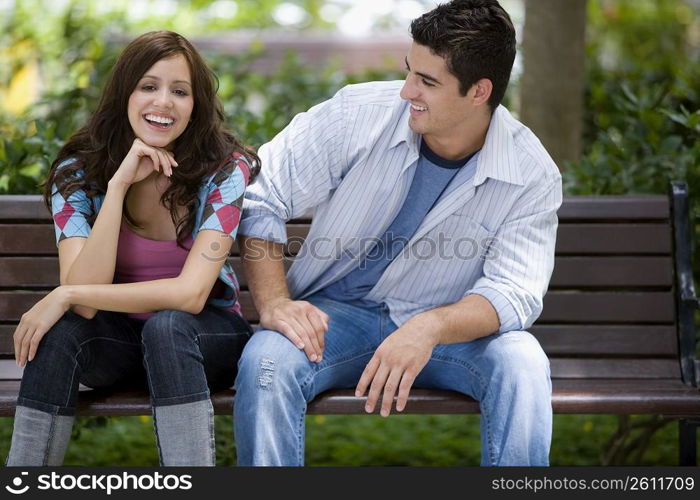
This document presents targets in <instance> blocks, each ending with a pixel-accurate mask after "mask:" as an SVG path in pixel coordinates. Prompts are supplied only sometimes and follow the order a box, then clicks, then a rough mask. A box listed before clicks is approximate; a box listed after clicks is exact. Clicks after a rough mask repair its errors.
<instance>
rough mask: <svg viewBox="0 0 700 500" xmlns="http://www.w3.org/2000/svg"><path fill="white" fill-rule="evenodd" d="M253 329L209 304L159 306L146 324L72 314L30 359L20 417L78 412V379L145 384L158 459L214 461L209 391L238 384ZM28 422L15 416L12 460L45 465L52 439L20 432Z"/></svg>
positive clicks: (110, 315)
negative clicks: (193, 310) (193, 308)
mask: <svg viewBox="0 0 700 500" xmlns="http://www.w3.org/2000/svg"><path fill="white" fill-rule="evenodd" d="M251 332H252V330H251V329H250V326H249V325H248V323H247V322H246V321H245V319H243V318H241V317H240V316H239V315H237V314H235V313H233V312H231V311H225V310H222V309H219V308H216V307H212V306H207V307H205V309H204V310H203V311H202V312H201V313H199V314H197V315H193V314H189V313H186V312H182V311H174V310H164V311H159V312H157V313H155V314H154V315H153V316H152V317H150V318H149V319H148V320H146V321H145V322H143V321H140V320H134V319H130V318H128V317H127V316H126V315H125V314H122V313H114V312H107V311H99V312H98V313H97V314H96V315H95V317H94V318H93V319H91V320H87V319H85V318H83V317H81V316H79V315H77V314H75V313H73V312H71V311H69V312H67V313H66V314H65V315H64V316H63V317H62V318H61V319H60V320H59V321H58V322H57V323H56V324H55V325H54V326H53V327H52V328H51V329H50V330H49V332H48V333H47V334H46V335H45V336H44V338H43V339H42V341H41V343H40V345H39V348H38V350H37V354H36V356H35V358H34V359H33V360H32V361H31V362H29V363H27V365H26V367H25V369H24V374H23V376H22V382H21V386H20V391H19V397H18V399H17V405H18V408H19V407H24V408H25V409H31V410H29V411H26V410H24V409H23V410H22V412H20V414H21V415H24V414H28V415H31V418H33V419H34V420H37V421H40V420H42V419H44V420H46V419H49V418H53V417H56V416H73V415H74V414H75V407H76V403H77V401H78V388H79V384H81V383H82V384H83V385H85V386H88V387H91V388H94V389H103V388H104V389H110V390H113V389H119V390H137V389H146V388H148V389H149V391H150V397H151V402H152V404H153V407H154V417H155V418H154V420H155V426H156V433H157V437H158V445H159V452H160V458H161V463H163V464H164V465H173V464H179V462H180V461H183V462H184V463H183V464H182V465H204V464H206V465H209V464H211V462H212V458H213V453H214V438H213V410H212V409H211V402H210V400H209V393H210V391H216V390H221V389H226V388H228V387H231V386H232V385H233V382H234V379H235V376H236V361H237V360H238V357H239V356H240V353H241V351H242V350H243V346H244V345H245V343H246V342H247V340H248V338H249V337H250V334H251ZM33 410H36V411H39V412H42V413H36V412H33V413H32V411H33ZM42 415H46V418H43V417H42ZM47 422H48V420H47ZM24 427H26V426H24V424H23V422H18V421H17V419H16V421H15V434H17V435H16V436H13V442H12V449H11V452H10V457H18V458H17V461H18V462H20V461H22V462H26V463H24V464H22V465H42V464H45V462H46V458H45V457H46V456H47V454H48V453H49V452H48V451H46V450H47V446H46V445H45V443H44V441H51V440H52V439H55V436H54V435H53V434H51V433H50V432H49V433H48V434H47V435H46V436H45V437H38V436H31V435H30V434H26V433H22V434H20V433H18V432H17V430H18V429H19V428H21V429H24ZM47 428H48V429H52V428H53V424H51V423H50V422H48V424H47ZM21 436H26V437H21ZM193 436H198V441H203V442H195V439H194V437H193ZM190 437H192V439H190V440H189V441H188V439H189V438H190ZM30 439H34V441H30ZM37 439H38V441H37ZM60 439H61V440H63V439H67V437H65V436H61V438H60ZM60 444H61V443H59V445H60ZM164 446H165V449H164ZM49 448H50V446H49ZM34 449H37V450H39V452H38V453H34V451H33V450H34ZM35 455H36V456H35ZM28 462H32V463H28ZM212 465H213V464H212Z"/></svg>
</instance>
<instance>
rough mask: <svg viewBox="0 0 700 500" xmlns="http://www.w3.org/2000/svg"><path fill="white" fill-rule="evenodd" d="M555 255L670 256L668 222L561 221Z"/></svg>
mask: <svg viewBox="0 0 700 500" xmlns="http://www.w3.org/2000/svg"><path fill="white" fill-rule="evenodd" d="M555 251H556V253H557V254H558V255H592V254H593V255H670V254H671V226H670V225H669V224H661V223H655V224H583V223H577V224H561V225H560V226H559V229H558V230H557V244H556V250H555Z"/></svg>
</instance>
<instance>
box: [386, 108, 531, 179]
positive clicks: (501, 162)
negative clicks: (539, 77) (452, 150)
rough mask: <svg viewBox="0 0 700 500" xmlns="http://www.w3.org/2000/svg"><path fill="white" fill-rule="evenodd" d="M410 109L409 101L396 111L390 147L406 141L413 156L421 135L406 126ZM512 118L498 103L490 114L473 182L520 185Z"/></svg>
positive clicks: (418, 147) (418, 151) (416, 152)
mask: <svg viewBox="0 0 700 500" xmlns="http://www.w3.org/2000/svg"><path fill="white" fill-rule="evenodd" d="M409 116H410V111H409V107H408V101H404V105H403V108H402V112H401V113H399V117H398V123H397V124H396V128H395V129H394V132H393V134H392V136H391V140H390V142H389V148H393V147H395V146H398V145H399V144H401V143H402V142H405V143H406V144H407V145H408V147H409V149H411V151H412V152H413V153H415V154H416V155H418V154H419V153H420V139H421V138H420V135H419V134H416V133H415V132H414V131H413V130H411V127H409V126H408V119H409ZM513 121H514V120H513V117H512V116H511V115H510V113H509V112H508V110H507V109H506V108H505V107H504V106H502V105H499V106H498V108H496V111H495V112H494V113H493V116H492V117H491V123H490V124H489V129H488V131H487V132H486V140H485V141H484V145H483V147H482V148H481V152H480V153H479V158H478V162H477V166H476V173H475V174H474V185H475V186H479V185H481V184H483V183H484V182H485V181H486V179H487V178H489V177H490V178H492V179H495V180H499V181H503V182H508V183H510V184H517V185H519V186H522V185H523V184H524V183H523V178H522V174H521V172H520V168H519V165H518V162H517V156H516V154H515V141H514V139H513V130H512V122H513Z"/></svg>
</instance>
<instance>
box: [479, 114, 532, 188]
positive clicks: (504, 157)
mask: <svg viewBox="0 0 700 500" xmlns="http://www.w3.org/2000/svg"><path fill="white" fill-rule="evenodd" d="M515 123H516V122H515V120H514V119H513V117H512V116H511V115H510V113H509V112H508V110H507V109H506V108H505V107H503V106H502V105H499V106H498V107H497V108H496V111H495V112H494V113H493V116H492V117H491V123H490V124H489V129H488V131H487V132H486V140H485V141H484V146H483V147H482V148H481V154H480V155H479V160H478V162H477V165H476V174H474V185H475V186H478V185H480V184H483V183H484V181H486V178H487V177H490V178H492V179H496V180H499V181H503V182H508V183H510V184H517V185H519V186H522V185H523V184H524V182H523V176H522V173H521V172H520V165H519V164H518V160H517V155H516V154H515V139H514V138H513V132H514V127H513V125H514V124H515Z"/></svg>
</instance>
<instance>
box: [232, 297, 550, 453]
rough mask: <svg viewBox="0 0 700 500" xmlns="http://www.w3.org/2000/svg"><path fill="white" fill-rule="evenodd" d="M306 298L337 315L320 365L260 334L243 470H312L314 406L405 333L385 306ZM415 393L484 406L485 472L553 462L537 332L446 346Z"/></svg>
mask: <svg viewBox="0 0 700 500" xmlns="http://www.w3.org/2000/svg"><path fill="white" fill-rule="evenodd" d="M306 300H308V301H309V302H311V303H312V304H314V305H315V306H316V307H318V308H319V309H321V310H322V311H324V312H325V313H326V314H328V316H329V317H330V321H329V327H328V331H327V332H326V335H325V348H324V351H323V358H322V361H321V362H320V363H312V362H310V361H309V360H308V359H307V357H306V354H305V353H304V352H303V351H301V350H299V349H298V348H297V347H296V346H295V345H294V344H292V342H290V341H289V340H288V339H287V338H286V337H284V336H283V335H282V334H281V333H279V332H275V331H271V330H261V331H258V332H256V333H255V334H254V335H253V337H252V338H251V340H250V342H248V344H247V345H246V347H245V349H244V351H243V354H242V356H241V359H240V361H239V366H238V377H237V379H236V401H235V405H234V426H235V437H236V448H237V453H238V464H239V465H303V463H304V416H305V413H306V406H307V402H309V401H311V400H312V399H313V398H314V397H315V396H316V395H317V394H320V393H321V392H323V391H325V390H328V389H332V388H354V387H355V386H356V385H357V382H358V381H359V378H360V375H361V374H362V371H363V370H364V368H365V366H366V365H367V363H368V362H369V360H370V358H371V357H372V355H373V354H374V352H375V350H376V349H377V347H378V346H379V344H380V343H381V342H382V341H383V340H384V339H386V338H387V336H389V335H390V334H391V333H392V332H393V331H394V330H396V329H397V326H396V325H395V324H394V323H393V322H392V320H391V318H390V317H389V311H388V308H387V307H386V306H384V305H381V306H367V305H366V304H363V303H361V302H357V301H356V302H352V301H350V302H338V301H335V300H332V299H330V298H327V297H324V296H322V295H318V294H317V295H314V296H312V297H310V298H308V299H306ZM413 387H421V388H438V389H451V390H455V391H459V392H461V393H464V394H468V395H470V396H472V397H473V398H475V399H476V400H478V401H479V403H480V408H481V441H482V447H481V453H482V455H481V457H482V458H481V463H482V465H547V464H548V462H549V446H550V441H551V429H552V406H551V382H550V374H549V361H548V360H547V357H546V355H545V354H544V352H543V351H542V348H541V347H540V345H539V343H538V342H537V340H536V339H535V338H534V337H533V336H532V335H530V334H529V333H528V332H524V331H517V332H516V331H514V332H508V333H502V334H495V335H490V336H488V337H484V338H480V339H477V340H474V341H471V342H462V343H458V344H449V345H439V346H437V347H435V349H434V350H433V354H432V356H431V358H430V360H429V361H428V364H427V365H426V366H425V368H423V370H422V371H421V373H420V374H419V376H418V377H417V378H416V380H415V382H414V384H413ZM380 404H381V403H380V402H378V404H377V407H379V405H380ZM408 409H409V410H410V402H409V403H408ZM393 411H395V410H393Z"/></svg>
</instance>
